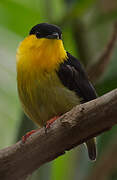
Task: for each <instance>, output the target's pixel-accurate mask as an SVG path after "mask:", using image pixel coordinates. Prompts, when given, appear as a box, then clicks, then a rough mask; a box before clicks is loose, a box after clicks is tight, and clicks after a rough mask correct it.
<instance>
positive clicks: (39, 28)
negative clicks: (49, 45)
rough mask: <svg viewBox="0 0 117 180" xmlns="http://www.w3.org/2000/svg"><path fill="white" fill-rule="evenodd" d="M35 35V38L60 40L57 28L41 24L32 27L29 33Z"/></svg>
mask: <svg viewBox="0 0 117 180" xmlns="http://www.w3.org/2000/svg"><path fill="white" fill-rule="evenodd" d="M29 34H30V35H31V34H34V35H36V37H37V38H47V39H61V36H62V32H61V29H60V28H59V27H58V26H55V25H52V24H48V23H41V24H37V25H36V26H34V27H33V28H32V29H31V31H30V33H29Z"/></svg>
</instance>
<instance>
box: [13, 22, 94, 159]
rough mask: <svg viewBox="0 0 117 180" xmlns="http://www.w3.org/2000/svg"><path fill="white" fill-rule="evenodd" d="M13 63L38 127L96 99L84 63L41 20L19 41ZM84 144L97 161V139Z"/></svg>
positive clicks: (24, 104)
mask: <svg viewBox="0 0 117 180" xmlns="http://www.w3.org/2000/svg"><path fill="white" fill-rule="evenodd" d="M16 62H17V63H16V66H17V87H18V94H19V98H20V101H21V104H22V107H23V109H24V112H25V113H26V115H27V116H28V117H29V118H30V119H31V120H32V121H34V122H35V123H36V124H37V125H38V126H39V127H44V126H46V124H47V122H49V120H50V122H51V121H52V122H53V121H54V120H55V119H57V118H58V117H59V116H61V115H63V114H64V113H66V112H68V111H70V110H71V109H72V108H73V107H74V106H76V105H78V104H82V103H85V102H88V101H91V100H93V99H95V98H97V93H96V90H95V88H94V87H93V85H92V84H91V82H90V81H89V79H88V76H87V74H86V71H85V69H84V67H83V65H82V64H81V63H80V61H79V60H78V59H77V58H76V57H74V56H72V55H71V54H70V53H69V52H67V51H66V50H65V48H64V44H63V40H62V31H61V28H60V27H58V26H57V25H53V24H48V23H40V24H37V25H35V26H34V27H32V29H31V30H30V32H29V35H28V36H27V37H26V38H25V39H24V40H23V41H22V42H21V43H20V44H19V47H18V49H17V53H16ZM32 133H33V132H32ZM28 135H30V133H29V134H28ZM28 135H27V136H28ZM86 145H87V149H88V155H89V158H90V159H91V160H96V155H97V150H96V139H95V138H92V139H89V140H87V141H86Z"/></svg>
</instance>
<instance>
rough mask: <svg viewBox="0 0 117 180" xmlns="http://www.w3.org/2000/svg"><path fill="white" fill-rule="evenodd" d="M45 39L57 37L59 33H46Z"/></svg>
mask: <svg viewBox="0 0 117 180" xmlns="http://www.w3.org/2000/svg"><path fill="white" fill-rule="evenodd" d="M46 38H47V39H59V34H58V33H57V32H55V33H53V34H50V35H47V36H46Z"/></svg>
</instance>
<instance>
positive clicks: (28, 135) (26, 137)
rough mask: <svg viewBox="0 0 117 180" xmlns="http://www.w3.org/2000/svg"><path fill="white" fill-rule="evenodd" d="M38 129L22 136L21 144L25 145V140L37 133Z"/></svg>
mask: <svg viewBox="0 0 117 180" xmlns="http://www.w3.org/2000/svg"><path fill="white" fill-rule="evenodd" d="M38 130H39V129H35V130H32V131H30V132H28V133H26V134H25V135H24V136H22V143H25V142H26V140H27V139H28V138H29V137H30V136H31V135H32V134H33V133H35V132H37V131H38Z"/></svg>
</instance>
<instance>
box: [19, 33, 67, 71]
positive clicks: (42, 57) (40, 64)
mask: <svg viewBox="0 0 117 180" xmlns="http://www.w3.org/2000/svg"><path fill="white" fill-rule="evenodd" d="M16 58H17V65H18V67H19V68H20V66H21V68H23V69H26V70H29V71H30V70H31V71H32V70H33V69H35V70H38V72H43V71H47V72H51V71H53V70H56V69H57V68H58V65H59V64H60V63H62V62H63V61H64V60H65V59H66V58H67V54H66V51H65V49H64V46H63V42H62V40H57V39H46V38H40V39H38V38H36V36H35V35H30V36H28V37H26V38H25V39H24V40H23V41H22V42H21V44H20V46H19V48H18V50H17V55H16Z"/></svg>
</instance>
